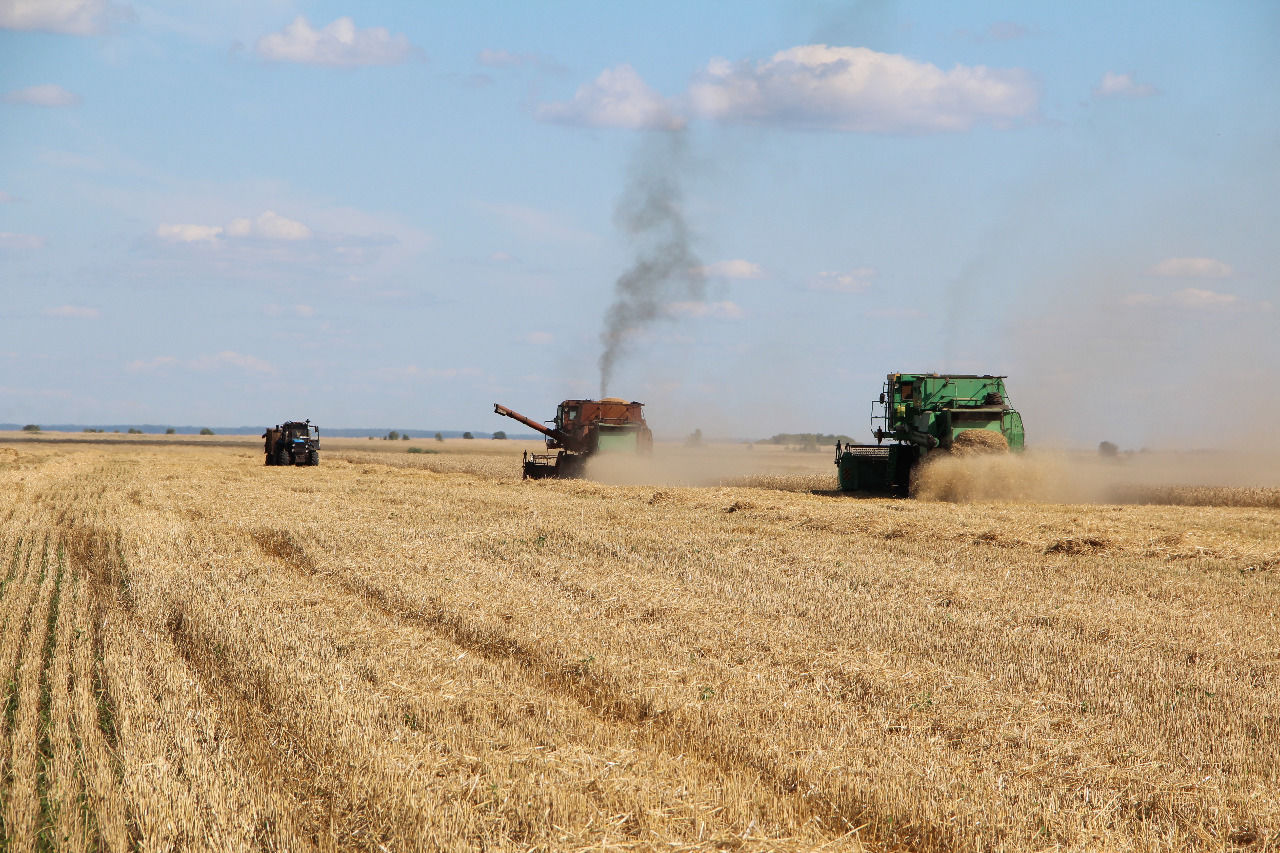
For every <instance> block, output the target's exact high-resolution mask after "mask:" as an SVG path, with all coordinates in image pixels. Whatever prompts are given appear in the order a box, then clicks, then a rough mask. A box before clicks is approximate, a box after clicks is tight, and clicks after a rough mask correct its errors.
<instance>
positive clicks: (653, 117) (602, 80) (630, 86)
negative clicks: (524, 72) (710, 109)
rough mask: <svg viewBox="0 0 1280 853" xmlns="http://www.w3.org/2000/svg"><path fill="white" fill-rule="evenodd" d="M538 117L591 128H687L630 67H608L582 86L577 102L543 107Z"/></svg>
mask: <svg viewBox="0 0 1280 853" xmlns="http://www.w3.org/2000/svg"><path fill="white" fill-rule="evenodd" d="M534 115H535V116H536V117H537V118H538V119H540V120H542V121H550V122H558V123H560V124H576V125H586V126H589V127H626V128H632V129H656V130H676V129H679V128H680V127H683V126H684V119H683V118H681V117H679V116H678V115H676V114H675V111H674V110H673V109H672V106H671V104H670V103H668V101H667V100H666V99H665V98H663V97H662V96H661V95H659V94H658V93H657V92H655V91H654V90H653V89H651V88H649V85H648V84H647V83H645V82H644V80H643V79H642V78H641V77H640V75H639V74H637V73H636V70H635V69H634V68H632V67H631V66H630V65H619V66H616V67H614V68H606V69H605V70H604V71H601V72H600V76H599V77H597V78H596V79H595V80H594V81H592V82H590V83H585V84H583V85H582V86H580V87H578V91H577V92H576V93H575V94H574V96H573V100H571V101H567V102H564V101H561V102H556V103H549V104H540V105H539V106H538V108H537V110H536V111H535V113H534Z"/></svg>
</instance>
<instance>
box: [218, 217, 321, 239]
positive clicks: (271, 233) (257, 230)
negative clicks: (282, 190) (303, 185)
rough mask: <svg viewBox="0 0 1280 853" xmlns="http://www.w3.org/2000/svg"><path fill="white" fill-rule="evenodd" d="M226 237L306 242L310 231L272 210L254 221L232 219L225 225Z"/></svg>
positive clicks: (299, 223)
mask: <svg viewBox="0 0 1280 853" xmlns="http://www.w3.org/2000/svg"><path fill="white" fill-rule="evenodd" d="M226 233H227V236H228V237H255V238H257V239H259V240H306V239H308V238H309V237H311V229H310V228H308V227H307V226H305V225H303V224H302V223H301V222H297V221H295V220H293V219H286V218H285V217H283V216H281V215H280V214H278V213H276V212H275V211H274V210H268V211H264V212H263V213H261V214H259V215H258V216H257V217H256V218H254V219H233V220H231V221H230V222H229V223H227V230H226Z"/></svg>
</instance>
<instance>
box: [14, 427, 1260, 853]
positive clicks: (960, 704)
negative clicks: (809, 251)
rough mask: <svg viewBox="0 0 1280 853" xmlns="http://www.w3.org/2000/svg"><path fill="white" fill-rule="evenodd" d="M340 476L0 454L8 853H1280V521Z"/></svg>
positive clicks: (103, 446)
mask: <svg viewBox="0 0 1280 853" xmlns="http://www.w3.org/2000/svg"><path fill="white" fill-rule="evenodd" d="M326 444H327V445H328V446H329V447H330V450H329V451H328V452H327V453H326V454H325V456H324V459H323V462H322V464H321V466H320V467H319V468H296V469H295V468H265V467H263V466H262V464H261V456H260V453H259V452H258V451H257V450H256V449H255V446H254V444H253V442H250V441H245V442H241V443H239V444H238V443H237V442H235V441H226V442H220V443H218V444H216V445H215V444H213V443H209V444H208V446H201V445H199V444H198V443H196V444H182V445H176V444H175V445H173V446H169V447H165V446H162V445H142V444H137V443H131V442H128V441H106V442H102V441H99V442H92V441H80V442H67V443H63V444H46V443H41V442H24V443H11V444H8V445H4V444H0V588H2V595H0V621H2V622H3V626H4V628H3V635H2V639H0V686H3V691H4V693H3V697H0V821H2V827H3V833H2V834H3V838H4V840H5V842H6V843H7V846H8V848H9V849H12V850H22V851H25V850H35V849H46V850H47V849H57V850H70V851H86V850H92V851H96V850H110V851H116V850H133V849H138V850H180V849H191V850H197V849H198V850H205V849H208V850H257V849H262V850H309V849H321V850H347V849H359V850H394V851H400V850H475V849H489V850H531V849H545V850H586V849H640V850H694V849H698V850H712V849H735V850H780V849H781V850H787V849H792V850H814V849H823V850H859V849H867V850H914V851H943V850H972V851H979V850H982V851H992V850H1009V851H1012V850H1224V849H1238V850H1248V851H1264V850H1277V849H1280V621H1278V620H1277V612H1280V525H1278V524H1277V521H1280V509H1277V506H1278V505H1280V501H1274V498H1275V494H1274V493H1273V492H1266V493H1261V492H1260V493H1259V495H1256V496H1255V497H1256V498H1257V499H1249V500H1241V501H1236V503H1243V504H1245V505H1239V506H1211V505H1195V504H1206V503H1213V502H1216V501H1219V499H1223V498H1229V497H1230V493H1229V490H1219V491H1218V492H1215V493H1213V494H1208V495H1207V496H1202V497H1204V499H1203V500H1194V499H1193V498H1194V497H1195V495H1194V494H1193V495H1191V496H1190V498H1188V497H1187V495H1186V494H1185V493H1184V494H1183V495H1182V497H1183V498H1184V499H1183V500H1175V499H1174V498H1175V497H1176V496H1172V495H1166V496H1164V497H1165V498H1167V502H1165V503H1160V504H1142V503H1129V504H1079V503H1077V504H1072V503H1048V502H1041V501H1030V500H1018V501H1012V500H987V499H970V500H968V501H967V502H946V501H905V500H887V499H886V500H879V499H854V498H850V497H847V496H841V495H837V494H834V493H831V492H830V491H829V490H830V489H831V488H833V487H834V466H831V465H830V462H829V460H828V459H827V457H826V456H825V455H823V456H822V458H821V460H819V461H816V462H814V463H812V464H809V463H807V462H806V463H804V464H799V463H794V464H793V461H792V459H791V457H786V456H783V455H777V456H775V457H772V459H773V463H774V464H773V465H772V467H770V466H761V467H759V468H758V470H756V471H754V473H752V474H751V475H749V476H742V477H739V478H736V479H734V478H725V477H721V478H719V479H716V480H714V481H713V482H715V483H719V484H713V485H702V486H676V485H613V484H608V483H601V482H591V481H572V482H569V481H566V482H557V481H539V482H533V481H529V482H522V481H521V480H520V479H519V476H518V473H519V457H518V453H519V446H518V445H517V444H515V443H511V444H510V445H507V446H504V447H503V448H501V449H494V445H495V444H498V443H483V445H482V444H481V443H475V444H471V445H468V446H467V447H465V448H462V449H463V450H466V451H468V452H459V448H458V447H454V446H453V445H452V444H449V446H445V447H441V448H439V450H440V452H438V453H418V454H409V453H406V452H403V450H404V448H402V447H391V446H388V445H392V444H393V443H390V442H369V443H368V444H367V445H362V444H360V443H358V442H354V441H351V442H347V443H345V444H344V443H337V444H336V445H334V444H330V443H329V442H328V441H326ZM417 444H420V445H422V446H423V447H426V446H427V445H425V444H422V443H421V442H418V443H417ZM335 446H336V447H337V448H338V449H336V450H335V449H333V448H334V447H335ZM711 468H716V466H714V465H713V466H711ZM709 470H710V469H709ZM716 470H722V467H721V468H716ZM1264 492H1265V490H1264ZM1215 495H1216V497H1215ZM970 497H971V498H972V497H973V496H970ZM979 497H981V496H979ZM1220 502H1222V503H1231V502H1232V501H1231V500H1229V499H1223V500H1221V501H1220Z"/></svg>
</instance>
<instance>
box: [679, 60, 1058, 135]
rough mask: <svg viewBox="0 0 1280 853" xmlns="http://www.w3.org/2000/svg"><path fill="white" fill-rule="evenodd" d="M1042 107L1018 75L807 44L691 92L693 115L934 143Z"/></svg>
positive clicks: (713, 70)
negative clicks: (913, 136) (924, 138)
mask: <svg viewBox="0 0 1280 853" xmlns="http://www.w3.org/2000/svg"><path fill="white" fill-rule="evenodd" d="M1038 100H1039V93H1038V91H1037V87H1036V84H1035V82H1034V80H1033V78H1032V77H1031V75H1030V73H1028V72H1027V71H1025V70H1022V69H1019V68H1006V69H998V68H987V67H986V66H982V65H976V66H965V65H957V66H955V67H954V68H952V69H951V70H950V71H943V70H942V69H940V68H938V67H937V66H936V65H932V64H930V63H927V62H919V61H916V60H913V59H909V58H907V57H905V56H901V55H898V54H890V53H879V52H877V51H874V50H870V49H868V48H865V47H831V46H828V45H825V44H811V45H802V46H799V47H793V48H790V49H788V50H784V51H780V52H778V53H775V54H774V55H773V56H772V57H770V58H769V59H767V60H765V61H762V62H730V61H729V60H727V59H714V60H712V61H711V62H710V63H708V65H707V66H706V68H705V69H704V70H703V71H702V72H701V73H700V74H699V75H698V76H697V78H696V79H695V80H694V83H693V85H692V86H691V87H690V89H689V102H690V105H691V108H692V110H693V112H694V113H695V114H697V115H700V116H703V117H706V118H711V119H716V120H719V121H727V122H738V123H743V124H761V125H778V126H785V127H797V128H814V129H826V130H842V131H852V132H861V133H936V132H944V131H960V130H967V129H969V128H971V127H973V126H974V125H976V124H979V123H983V122H989V123H992V124H995V125H1008V124H1010V123H1012V122H1013V121H1014V120H1016V119H1019V118H1022V117H1025V116H1029V115H1031V114H1032V113H1033V112H1034V111H1035V109H1036V105H1037V102H1038Z"/></svg>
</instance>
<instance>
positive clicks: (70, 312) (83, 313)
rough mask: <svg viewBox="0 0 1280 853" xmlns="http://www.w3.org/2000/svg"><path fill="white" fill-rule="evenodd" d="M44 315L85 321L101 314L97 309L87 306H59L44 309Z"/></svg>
mask: <svg viewBox="0 0 1280 853" xmlns="http://www.w3.org/2000/svg"><path fill="white" fill-rule="evenodd" d="M44 313H45V316H47V317H74V318H77V319H83V320H92V319H95V318H96V317H97V316H98V314H99V312H98V309H97V308H90V307H89V306H87V305H59V306H57V307H55V308H46V309H44Z"/></svg>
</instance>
